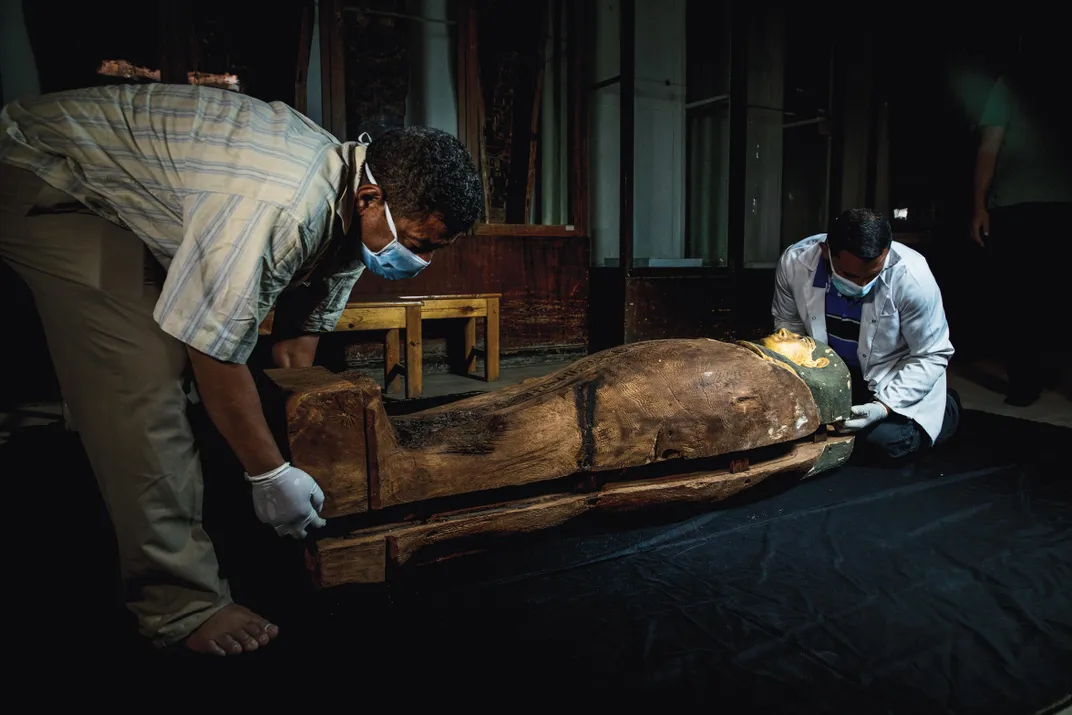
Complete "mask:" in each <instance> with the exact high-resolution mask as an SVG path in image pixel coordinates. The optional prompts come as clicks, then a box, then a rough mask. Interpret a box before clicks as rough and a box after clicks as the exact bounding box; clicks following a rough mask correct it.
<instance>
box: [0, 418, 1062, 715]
mask: <svg viewBox="0 0 1072 715" xmlns="http://www.w3.org/2000/svg"><path fill="white" fill-rule="evenodd" d="M1070 438H1072V430H1067V429H1061V428H1057V427H1052V426H1049V425H1044V424H1037V423H1030V422H1026V421H1023V420H1014V419H1009V418H1002V417H997V416H993V415H987V414H983V413H978V412H974V411H967V412H966V413H965V415H964V418H963V421H962V426H961V431H960V433H959V434H958V435H957V436H956V437H955V438H954V439H953V440H952V441H951V442H950V443H949V444H947V445H945V446H943V447H942V448H940V449H938V450H934V451H933V452H931V453H930V454H928V455H926V456H925V457H923V458H922V459H918V460H916V461H914V462H911V463H907V464H904V465H886V466H882V465H870V466H869V465H861V464H850V465H849V466H846V467H843V468H841V469H839V470H837V471H836V472H831V473H828V474H826V475H823V476H820V477H818V478H815V479H812V480H808V481H805V482H801V483H796V484H789V483H785V482H775V483H768V484H766V485H765V486H762V487H761V488H760V489H759V490H757V491H755V492H752V493H744V494H741V495H739V496H738V498H736V499H734V500H733V501H732V502H727V503H724V504H721V505H715V506H714V507H712V508H710V509H709V510H707V511H700V512H691V513H689V514H649V515H646V516H645V517H644V519H643V520H641V521H637V520H636V519H634V520H633V521H631V522H629V523H625V522H621V521H606V522H595V523H588V524H586V525H583V526H580V527H574V528H570V529H568V530H565V531H560V532H557V533H553V534H549V535H543V536H540V537H538V538H535V539H530V540H527V541H524V542H516V543H502V544H499V545H498V548H496V549H495V550H493V551H491V552H488V553H482V554H477V555H472V556H467V557H463V558H460V559H456V560H453V561H448V562H445V563H441V564H434V565H430V566H422V567H419V568H416V569H412V570H409V571H405V572H403V573H401V574H398V578H397V580H395V581H393V582H392V583H390V584H388V585H385V586H373V587H347V588H342V589H337V590H334V591H328V592H312V591H311V590H310V589H308V588H307V587H306V586H305V581H304V574H303V572H302V571H301V569H300V567H299V565H298V564H299V559H300V553H299V552H298V550H297V545H296V544H293V543H284V542H283V540H279V539H276V538H275V537H274V535H272V534H270V532H268V533H265V530H264V529H262V528H261V525H259V524H258V523H257V522H256V521H255V519H253V518H252V516H251V515H250V514H248V513H247V511H251V509H249V506H248V501H247V500H248V496H246V495H245V493H244V492H243V489H244V484H243V483H242V480H241V478H240V477H239V478H237V479H236V478H234V475H233V474H226V473H227V472H230V471H231V470H230V469H228V468H223V467H221V468H220V470H219V472H218V473H213V471H212V470H211V469H209V470H207V471H206V475H207V476H206V480H207V481H208V488H209V493H210V496H209V500H210V503H209V505H207V507H206V508H207V510H208V512H209V514H208V515H207V516H206V519H207V520H209V522H210V526H212V528H213V531H212V533H213V536H214V539H216V541H217V543H218V545H219V551H220V554H221V559H222V560H223V561H224V564H225V567H226V568H227V569H228V575H229V576H230V578H231V580H232V584H233V588H234V590H235V594H236V597H237V598H240V599H242V600H243V602H246V603H248V604H250V605H251V606H252V607H255V608H258V609H260V610H261V611H262V612H264V613H266V614H267V615H268V616H269V617H270V618H271V619H272V620H273V621H275V622H277V623H280V624H281V627H282V629H283V635H282V636H281V637H280V639H279V640H278V641H277V643H276V644H274V645H273V646H272V647H271V648H269V649H266V650H265V651H264V652H262V653H259V654H255V656H254V657H253V658H250V659H248V660H245V661H244V662H246V664H247V665H245V666H243V667H250V668H263V667H267V666H268V665H269V664H272V663H297V664H304V665H305V666H307V667H309V668H310V669H311V670H309V671H308V672H309V673H310V674H320V675H321V676H323V675H324V673H326V672H328V671H345V672H347V673H349V674H350V677H351V678H352V679H354V682H355V683H358V682H360V683H361V684H362V685H361V687H360V690H361V692H362V693H365V695H354V699H353V700H352V702H353V704H354V705H358V704H359V703H360V702H362V698H363V697H366V696H367V693H369V692H382V693H386V694H389V697H391V698H395V697H402V698H403V702H409V703H415V702H417V701H419V700H420V701H427V702H431V703H440V704H448V703H457V702H468V703H472V702H484V703H485V705H489V706H492V705H494V706H495V708H496V709H498V708H500V707H503V708H506V709H508V710H514V709H522V710H524V709H525V707H526V706H534V705H536V704H537V703H539V704H542V705H545V706H551V707H558V708H566V709H570V708H572V707H574V706H580V705H591V704H596V705H599V706H604V707H611V706H613V707H616V708H617V707H627V708H628V707H639V706H643V707H659V708H673V709H679V708H682V709H683V708H685V707H691V706H694V705H704V706H707V707H711V708H714V709H715V710H716V711H718V712H742V711H753V710H755V709H756V708H768V709H770V710H771V711H774V712H801V713H803V712H809V713H810V712H829V713H835V712H836V713H845V712H853V713H872V712H874V713H931V712H934V713H989V712H994V713H1024V714H1025V715H1027V714H1029V713H1036V712H1039V711H1046V708H1047V707H1049V706H1052V704H1054V703H1057V702H1060V701H1061V699H1062V698H1063V697H1065V696H1067V695H1068V694H1070V693H1072V482H1070V477H1069V473H1070V470H1069V469H1068V467H1067V463H1066V459H1065V448H1066V445H1072V439H1070ZM26 439H29V438H26ZM26 439H24V440H23V441H22V442H21V443H20V441H19V440H17V439H16V440H13V442H12V443H11V444H10V445H8V446H7V448H5V449H4V450H3V451H2V452H0V465H5V466H4V471H5V472H6V471H7V470H8V468H9V467H11V466H12V465H15V464H18V463H19V459H20V455H21V456H22V457H23V458H25V456H26V455H27V454H29V452H28V451H27V442H26ZM58 439H60V438H59V437H57V436H56V434H55V433H54V432H52V433H49V434H48V435H45V434H38V435H37V436H35V437H33V440H36V441H37V442H38V443H40V442H47V443H49V444H53V448H52V449H51V450H50V451H51V455H52V457H51V458H53V459H59V457H58V456H56V455H57V454H58V451H59V450H57V449H56V448H55V444H56V443H57V440H58ZM68 441H69V440H68ZM20 445H21V446H20ZM35 454H36V455H37V456H36V458H35V459H37V460H38V462H37V463H38V464H40V459H41V449H40V444H37V446H36V448H35ZM79 484H80V485H81V486H79V487H78V488H79V489H82V490H86V494H88V490H90V489H91V484H90V486H89V487H87V486H86V483H85V482H84V481H83V482H79ZM72 488H73V487H72ZM88 499H89V497H88V496H86V495H85V494H83V495H82V498H81V501H80V502H79V503H80V508H79V509H78V510H70V507H67V511H64V507H62V506H61V504H62V503H63V502H62V500H60V499H59V496H58V495H56V496H54V497H53V500H54V503H55V504H56V505H57V506H56V507H55V509H56V510H58V511H59V512H61V513H65V514H66V516H65V517H64V518H65V519H66V520H67V521H66V522H65V523H66V524H68V525H77V524H78V523H79V519H81V520H82V523H83V526H82V527H81V528H82V531H81V533H82V534H83V538H82V539H81V540H80V542H79V543H72V542H70V541H69V540H65V539H63V538H62V537H60V536H53V537H50V538H53V539H54V540H55V543H54V544H53V546H52V548H54V549H61V548H66V549H68V552H67V553H68V554H69V555H70V556H72V557H73V560H72V562H71V563H70V564H69V565H68V567H67V568H66V570H57V568H56V565H55V564H54V563H53V564H51V567H50V568H48V569H46V568H44V567H42V566H41V565H40V564H38V565H37V566H36V567H33V568H37V573H36V575H35V578H36V581H35V583H37V584H38V585H39V588H40V589H41V592H40V594H39V599H38V605H39V606H40V607H41V608H44V609H48V608H57V609H58V608H63V607H64V604H67V603H69V600H70V598H71V596H72V587H71V584H72V583H73V582H76V583H80V584H82V588H84V589H90V590H92V591H93V592H94V593H96V594H97V595H96V597H95V599H96V600H93V599H90V600H88V601H87V600H86V599H85V598H84V597H83V598H81V600H80V602H79V607H80V608H83V609H85V608H90V609H95V610H93V611H92V612H93V613H94V617H93V620H94V625H95V627H96V628H97V629H98V630H99V631H101V632H102V633H104V632H107V633H109V634H112V637H111V639H110V641H109V642H111V643H118V644H119V645H117V646H116V647H124V648H128V649H129V650H131V652H133V649H135V648H136V647H137V646H135V645H134V644H135V643H137V639H136V637H135V636H134V635H133V632H132V626H131V625H130V623H129V619H126V620H124V617H123V616H122V615H120V612H121V608H120V606H119V603H120V601H119V600H118V599H117V598H116V597H115V592H114V591H110V590H108V589H107V588H105V584H108V583H111V582H109V581H108V578H111V574H112V573H113V572H112V571H111V570H109V569H108V568H102V567H101V566H100V565H99V564H97V565H93V566H91V565H90V564H92V563H94V562H93V561H92V559H90V558H89V556H90V555H91V554H98V555H99V554H100V553H102V552H103V551H107V548H108V543H107V538H108V537H106V536H105V535H104V534H105V532H106V527H102V526H101V524H102V523H105V524H106V522H102V519H101V517H100V515H99V513H97V512H94V511H93V510H87V509H86V505H87V504H88V503H89V501H88ZM92 514H96V516H91V515H92ZM87 520H90V521H92V524H93V526H92V529H91V528H90V524H89V521H87ZM213 522H215V525H214V526H213ZM87 534H92V535H93V538H92V539H89V540H88V541H87V539H86V535H87ZM94 539H97V541H94ZM61 544H62V546H61ZM102 550H103V551H102ZM46 572H47V573H46ZM61 583H62V584H64V586H60V584H61ZM94 584H95V585H94ZM102 593H103V594H104V595H103V596H102V595H101V594H102ZM106 604H107V605H106ZM108 609H111V610H110V611H109V610H108ZM57 628H58V629H60V630H62V629H61V628H60V627H59V626H57ZM123 629H125V630H123ZM117 630H119V631H122V632H125V633H129V634H130V638H128V639H127V640H121V639H120V640H116V638H115V637H114V633H115V632H116V631H117ZM101 637H102V638H103V637H104V636H101ZM46 640H47V639H46ZM100 642H101V641H99V640H98V641H96V643H97V644H98V647H99V643H100ZM139 653H140V652H139ZM139 657H141V656H140V655H139ZM241 658H242V659H246V658H247V656H242V657H241ZM235 660H238V659H235ZM313 664H315V668H314V667H313ZM330 690H331V692H333V693H334V694H336V695H337V694H338V688H337V686H334V685H333V686H332V687H331V689H330ZM502 698H508V700H503V699H502Z"/></svg>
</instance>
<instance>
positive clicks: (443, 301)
mask: <svg viewBox="0 0 1072 715" xmlns="http://www.w3.org/2000/svg"><path fill="white" fill-rule="evenodd" d="M501 298H502V294H501V293H470V294H460V295H405V296H398V299H399V300H403V301H408V300H413V301H420V303H421V319H422V320H444V319H451V318H453V319H464V320H465V324H464V328H463V331H464V332H463V333H462V334H461V335H460V336H459V337H460V340H457V342H456V344H460V349H456V350H454V351H453V352H454V355H453V356H452V359H451V363H452V365H451V369H452V370H453V371H454V372H457V373H460V374H463V375H471V374H473V373H475V372H476V358H477V349H476V321H477V319H478V318H483V319H484V379H485V380H486V381H488V382H495V381H496V380H498V379H499V301H500V299H501Z"/></svg>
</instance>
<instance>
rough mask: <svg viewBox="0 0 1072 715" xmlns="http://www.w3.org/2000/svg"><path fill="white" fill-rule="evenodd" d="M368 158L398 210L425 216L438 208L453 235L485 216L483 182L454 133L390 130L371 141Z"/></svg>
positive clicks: (410, 215) (394, 209)
mask: <svg viewBox="0 0 1072 715" xmlns="http://www.w3.org/2000/svg"><path fill="white" fill-rule="evenodd" d="M365 161H366V162H367V163H368V164H369V166H370V168H371V169H372V175H373V177H374V178H375V179H376V183H377V184H379V186H380V188H381V190H382V191H383V193H384V198H385V199H386V200H387V202H388V203H389V204H390V206H391V211H392V212H393V213H394V214H395V215H397V216H404V217H406V218H412V219H418V220H423V219H425V218H427V217H428V216H429V215H432V214H439V215H440V216H441V217H442V220H443V223H444V224H445V225H446V228H447V235H448V236H455V235H457V234H459V233H464V232H466V231H468V230H469V228H470V227H471V226H472V225H473V224H474V223H475V222H476V221H477V220H479V219H480V218H481V215H482V214H483V209H484V188H483V185H482V184H481V182H480V175H479V174H478V173H477V170H476V167H475V166H474V165H473V159H472V157H471V156H470V155H469V152H468V151H467V150H466V148H465V147H464V146H462V143H461V142H460V141H458V140H457V139H456V138H455V137H453V136H451V135H450V134H447V133H446V132H444V131H441V130H439V129H433V128H431V127H404V128H402V129H393V130H391V131H389V132H385V133H384V134H382V135H380V136H379V137H377V138H376V139H374V140H373V141H372V143H371V144H369V146H368V149H367V150H366V153H365Z"/></svg>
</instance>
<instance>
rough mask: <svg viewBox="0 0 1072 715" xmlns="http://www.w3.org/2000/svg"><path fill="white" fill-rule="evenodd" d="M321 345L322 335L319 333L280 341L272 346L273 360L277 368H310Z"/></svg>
mask: <svg viewBox="0 0 1072 715" xmlns="http://www.w3.org/2000/svg"><path fill="white" fill-rule="evenodd" d="M319 343H320V335H319V334H317V333H308V334H306V335H299V336H298V337H294V338H287V339H285V340H280V341H279V342H277V343H276V344H275V345H273V346H272V360H273V361H274V362H275V366H276V367H310V366H312V364H313V359H314V358H315V357H316V346H317V345H319Z"/></svg>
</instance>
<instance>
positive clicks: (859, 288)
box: [827, 258, 878, 298]
mask: <svg viewBox="0 0 1072 715" xmlns="http://www.w3.org/2000/svg"><path fill="white" fill-rule="evenodd" d="M827 262H828V263H829V264H830V274H831V275H830V280H831V282H833V284H834V287H835V288H837V292H838V293H841V295H843V296H845V297H846V298H863V297H864V296H865V295H867V294H868V293H870V292H871V289H872V288H874V287H875V283H877V282H878V276H875V277H874V278H872V279H871V281H870V282H869V283H868V284H867V285H856V284H855V283H853V282H852V281H850V280H848V279H847V278H842V277H841V276H839V275H838V274H837V270H836V269H835V268H834V259H833V258H828V259H827Z"/></svg>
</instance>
